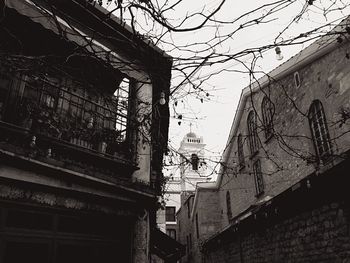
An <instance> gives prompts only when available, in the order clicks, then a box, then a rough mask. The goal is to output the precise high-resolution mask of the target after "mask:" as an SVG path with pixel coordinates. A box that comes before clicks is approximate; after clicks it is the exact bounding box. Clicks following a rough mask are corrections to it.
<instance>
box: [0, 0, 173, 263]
mask: <svg viewBox="0 0 350 263" xmlns="http://www.w3.org/2000/svg"><path fill="white" fill-rule="evenodd" d="M90 2H91V1H85V0H72V1H68V0H67V1H66V0H63V1H44V0H32V1H22V0H10V1H1V3H0V7H1V15H0V16H1V18H0V36H1V37H0V163H1V166H0V262H4V263H7V262H24V261H26V262H45V263H46V262H137V263H139V262H149V260H150V258H151V254H152V253H155V254H157V255H159V256H161V257H163V258H167V259H177V257H178V255H179V253H178V248H177V246H176V244H174V243H173V242H172V241H173V240H169V238H168V237H167V236H165V235H161V233H159V231H157V230H156V216H155V213H156V210H157V200H158V195H159V194H160V192H161V191H160V182H161V181H162V180H161V179H162V177H163V175H162V158H163V152H164V150H165V149H166V146H167V136H168V124H169V110H168V103H167V99H168V94H169V86H170V77H171V65H172V59H171V58H170V57H169V56H167V55H166V54H165V53H164V52H163V51H161V50H159V49H158V48H157V47H155V46H153V45H152V44H151V43H149V42H147V41H144V40H142V39H141V38H139V37H138V35H137V34H136V33H135V32H134V31H133V30H132V29H131V28H129V27H128V26H126V25H125V23H124V22H122V21H120V20H119V19H118V18H116V17H114V16H113V15H111V14H109V13H108V12H107V11H106V10H104V9H103V8H101V7H99V6H95V5H94V4H91V3H90ZM154 65H157V67H154ZM169 244H170V245H171V246H169Z"/></svg>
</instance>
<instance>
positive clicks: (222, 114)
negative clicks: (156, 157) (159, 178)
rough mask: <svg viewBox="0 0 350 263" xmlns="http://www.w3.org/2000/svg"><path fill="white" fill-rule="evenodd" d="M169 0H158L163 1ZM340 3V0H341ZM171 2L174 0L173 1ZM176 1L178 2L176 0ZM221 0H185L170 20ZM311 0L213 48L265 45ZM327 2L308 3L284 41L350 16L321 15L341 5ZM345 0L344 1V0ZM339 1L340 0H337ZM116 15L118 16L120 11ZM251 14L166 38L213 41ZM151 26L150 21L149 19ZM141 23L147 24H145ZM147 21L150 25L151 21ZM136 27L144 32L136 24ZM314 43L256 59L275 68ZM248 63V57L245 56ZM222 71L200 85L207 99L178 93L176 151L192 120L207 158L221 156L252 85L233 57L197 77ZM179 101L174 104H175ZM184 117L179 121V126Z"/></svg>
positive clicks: (172, 136) (235, 12)
mask: <svg viewBox="0 0 350 263" xmlns="http://www.w3.org/2000/svg"><path fill="white" fill-rule="evenodd" d="M162 1H165V0H158V3H159V2H162ZM338 1H339V0H338ZM170 2H171V1H170ZM172 2H177V1H175V0H174V1H172ZM220 2H221V0H201V1H193V0H183V1H182V2H181V5H179V6H178V7H177V8H176V9H174V10H173V11H170V12H171V13H169V14H168V17H169V18H171V19H172V20H171V22H172V23H173V24H176V23H177V22H178V21H181V18H183V17H185V16H186V14H188V13H192V12H202V10H208V9H209V10H212V9H213V8H215V7H216V6H217V5H218V3H220ZM271 2H273V1H272V0H245V1H234V0H227V1H226V2H225V4H224V6H223V7H222V9H221V10H220V11H219V12H218V13H217V14H216V15H215V17H214V18H215V19H220V20H222V21H229V20H232V19H234V18H237V17H239V16H240V15H242V14H243V13H244V12H247V11H250V10H253V9H255V8H257V7H259V6H261V5H264V4H268V3H271ZM306 2H307V1H305V0H298V1H296V2H295V3H294V4H292V5H290V6H289V7H287V8H284V9H283V10H282V11H280V12H278V13H277V14H276V15H274V16H272V17H271V22H269V23H263V24H259V25H256V26H253V27H249V28H245V29H243V30H242V31H240V32H239V33H238V34H235V35H234V36H233V37H232V39H229V40H228V41H226V42H225V43H224V44H222V45H219V46H217V47H216V48H215V51H216V52H222V53H225V52H229V53H232V52H239V51H241V50H244V49H246V48H251V47H257V46H262V45H266V44H273V42H274V40H275V38H276V36H277V35H278V34H279V32H281V31H282V29H283V28H285V27H286V26H287V25H288V24H289V23H290V22H291V21H292V20H293V19H294V18H295V16H296V14H298V13H299V12H300V11H302V10H303V8H304V7H305V6H307V5H305V3H306ZM332 2H334V1H329V0H315V1H314V3H313V5H312V6H308V8H307V10H306V12H305V13H304V15H303V16H302V17H301V18H300V19H299V20H298V22H297V23H294V24H293V26H291V27H290V28H289V29H288V30H287V31H285V32H284V33H283V35H282V36H281V38H280V39H278V40H281V39H282V40H283V38H285V39H287V38H290V37H291V36H297V35H299V34H300V33H303V32H307V31H309V30H310V29H313V28H315V27H319V26H320V25H322V24H325V23H326V22H330V21H337V19H338V21H337V22H340V19H341V18H342V17H344V16H345V15H347V14H349V9H345V10H342V11H335V12H331V13H329V14H328V15H327V16H324V15H323V11H324V10H333V9H337V8H338V6H337V5H332ZM345 2H346V1H345ZM337 3H338V2H337ZM339 3H340V1H339ZM261 12H262V13H264V12H266V10H265V9H263V10H261ZM116 15H117V16H118V14H116ZM252 17H254V16H253V15H250V16H247V17H244V18H242V19H241V20H240V21H238V22H237V23H236V24H233V25H232V24H227V25H225V26H217V24H214V26H212V27H210V28H205V29H202V30H198V31H196V32H189V33H173V34H172V35H171V38H170V36H169V38H168V41H172V42H175V43H176V44H178V45H184V44H192V43H198V42H201V41H206V40H207V39H211V38H213V37H214V36H215V34H216V35H218V32H221V33H227V32H231V31H233V30H234V29H235V28H237V26H239V23H244V22H245V21H247V20H248V19H252ZM136 18H137V19H138V21H141V22H140V23H143V22H142V18H143V16H142V15H140V16H137V17H136ZM200 22H201V18H200V17H198V16H195V17H194V18H193V19H192V20H189V21H188V23H186V24H184V26H187V27H190V26H195V25H197V24H199V23H200ZM146 24H147V23H146ZM146 24H143V26H144V27H146V26H147V25H146ZM148 25H149V24H148ZM329 29H330V28H328V30H329ZM138 30H142V29H141V28H138ZM310 43H311V42H308V43H305V44H300V45H294V46H287V47H281V49H282V54H283V56H284V59H283V60H280V61H279V60H277V59H276V55H275V53H274V50H273V49H272V50H271V51H270V52H267V53H264V54H263V58H261V59H259V60H258V63H257V66H258V68H259V69H261V70H262V71H264V72H269V71H270V70H272V69H274V68H275V67H277V66H278V65H279V64H281V63H283V62H285V61H286V60H288V58H290V57H291V56H293V55H295V54H296V53H298V52H299V51H300V50H301V49H303V48H305V47H306V46H308V45H309V44H310ZM160 48H162V49H164V50H165V51H166V52H167V53H168V54H169V55H171V56H174V57H177V58H179V57H182V58H185V57H186V56H187V55H188V54H186V53H181V52H179V51H177V50H174V49H172V48H171V47H169V46H167V45H160ZM246 59H247V61H249V59H250V58H249V57H247V58H246ZM220 69H226V70H227V71H225V72H221V73H220V74H218V75H215V76H213V77H211V78H210V79H209V80H208V81H206V82H205V84H203V86H202V88H204V89H206V90H208V95H209V96H208V97H205V100H204V101H203V103H202V102H201V100H200V97H196V95H190V96H186V97H184V98H181V99H176V96H175V97H174V98H172V99H171V101H170V108H171V120H170V129H169V140H170V141H169V145H170V146H171V147H173V148H174V149H178V148H179V145H180V141H181V140H182V138H183V136H184V135H185V134H186V133H187V132H189V131H190V123H192V131H193V132H195V133H197V134H198V135H200V136H203V138H204V142H205V143H206V144H207V146H206V150H207V157H209V158H211V157H219V156H221V153H222V151H223V149H224V147H225V145H226V142H227V139H228V134H229V131H230V127H231V125H232V121H233V118H234V115H235V111H236V108H237V105H238V101H239V97H240V94H241V90H242V89H243V88H244V87H246V86H247V85H249V75H248V74H247V73H245V74H242V73H237V72H235V71H234V70H239V69H242V66H240V65H238V63H237V62H235V61H228V62H227V63H225V64H220V65H216V66H212V67H206V68H203V69H200V70H199V71H198V72H197V73H196V74H195V75H194V76H193V77H194V79H196V78H199V79H200V78H204V77H206V76H208V75H210V74H213V73H215V72H218V71H219V70H220ZM178 76H179V73H178V72H176V71H173V78H172V87H175V86H176V85H177V84H178V83H179V82H180V81H181V79H180V78H178ZM187 89H189V86H188V85H187V86H186V85H184V86H183V87H182V90H187ZM175 105H176V106H175ZM173 109H175V110H176V112H177V113H178V114H181V115H182V117H183V118H182V120H179V119H178V115H176V114H175V112H174V110H173ZM179 121H181V125H179V124H178V123H179Z"/></svg>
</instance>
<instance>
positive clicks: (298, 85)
mask: <svg viewBox="0 0 350 263" xmlns="http://www.w3.org/2000/svg"><path fill="white" fill-rule="evenodd" d="M294 84H295V87H296V88H299V87H300V84H301V81H300V75H299V72H295V73H294Z"/></svg>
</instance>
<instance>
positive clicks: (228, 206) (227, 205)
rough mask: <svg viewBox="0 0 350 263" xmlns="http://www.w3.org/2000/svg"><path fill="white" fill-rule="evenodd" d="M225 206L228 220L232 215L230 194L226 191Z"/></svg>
mask: <svg viewBox="0 0 350 263" xmlns="http://www.w3.org/2000/svg"><path fill="white" fill-rule="evenodd" d="M226 207H227V218H228V219H229V220H230V219H231V217H232V209H231V195H230V192H229V191H227V192H226Z"/></svg>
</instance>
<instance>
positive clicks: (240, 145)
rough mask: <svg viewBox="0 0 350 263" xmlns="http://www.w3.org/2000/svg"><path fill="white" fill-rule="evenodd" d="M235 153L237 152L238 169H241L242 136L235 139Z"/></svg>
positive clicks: (243, 164) (242, 162)
mask: <svg viewBox="0 0 350 263" xmlns="http://www.w3.org/2000/svg"><path fill="white" fill-rule="evenodd" d="M237 151H238V165H239V167H240V168H242V167H244V166H245V161H244V152H243V141H242V134H239V135H238V138H237Z"/></svg>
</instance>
